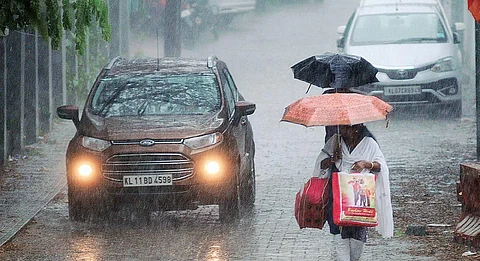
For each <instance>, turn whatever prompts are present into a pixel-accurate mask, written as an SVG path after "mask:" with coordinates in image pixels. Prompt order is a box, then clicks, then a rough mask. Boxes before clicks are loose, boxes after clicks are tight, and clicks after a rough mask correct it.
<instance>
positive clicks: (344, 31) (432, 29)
mask: <svg viewBox="0 0 480 261" xmlns="http://www.w3.org/2000/svg"><path fill="white" fill-rule="evenodd" d="M452 28H453V29H452ZM464 28H465V26H464V24H463V23H456V24H455V25H454V26H452V25H451V24H450V22H449V19H448V18H447V15H446V14H445V11H444V9H443V7H442V5H441V3H440V2H439V1H437V0H401V1H400V0H363V1H361V2H360V5H359V6H358V8H356V10H355V12H354V13H353V14H352V16H351V17H350V19H349V21H348V23H347V25H344V26H340V27H338V33H339V34H341V37H340V38H339V39H338V40H337V47H338V51H339V52H344V53H347V54H354V55H359V56H362V57H363V58H365V59H366V60H368V61H369V62H370V63H371V64H372V65H374V66H375V67H376V68H377V69H378V73H377V78H378V80H379V83H377V84H372V85H367V86H361V87H359V88H356V89H357V90H359V91H361V92H363V93H365V94H370V95H375V96H378V97H379V98H381V99H383V100H385V101H387V102H389V103H390V104H392V105H394V107H401V106H403V107H416V106H420V105H434V106H435V107H434V108H436V109H438V110H439V111H442V112H447V113H448V114H451V115H455V116H460V115H461V108H462V94H461V90H462V87H461V82H462V56H461V52H460V49H459V43H460V41H459V38H458V35H457V31H459V30H463V29H464ZM436 105H440V106H436Z"/></svg>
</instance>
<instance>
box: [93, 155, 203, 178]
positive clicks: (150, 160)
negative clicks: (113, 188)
mask: <svg viewBox="0 0 480 261" xmlns="http://www.w3.org/2000/svg"><path fill="white" fill-rule="evenodd" d="M193 165H194V164H193V162H192V161H191V160H190V159H188V158H186V157H185V156H183V155H182V154H171V153H169V154H166V153H155V154H154V153H148V154H123V155H114V156H112V157H110V158H109V159H107V160H106V161H105V163H104V164H103V165H102V173H103V176H104V177H105V178H106V179H108V180H112V181H117V182H123V175H150V174H151V175H154V174H172V178H173V180H174V181H175V180H181V179H185V178H188V177H190V176H192V175H193Z"/></svg>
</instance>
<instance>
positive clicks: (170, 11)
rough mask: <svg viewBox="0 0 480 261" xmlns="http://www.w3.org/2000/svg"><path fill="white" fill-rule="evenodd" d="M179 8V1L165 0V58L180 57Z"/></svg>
mask: <svg viewBox="0 0 480 261" xmlns="http://www.w3.org/2000/svg"><path fill="white" fill-rule="evenodd" d="M180 7H181V1H177V0H167V2H166V5H165V18H164V19H165V23H164V24H165V42H164V55H165V57H180V53H181V47H182V46H181V39H180Z"/></svg>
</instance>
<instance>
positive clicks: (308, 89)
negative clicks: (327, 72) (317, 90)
mask: <svg viewBox="0 0 480 261" xmlns="http://www.w3.org/2000/svg"><path fill="white" fill-rule="evenodd" d="M310 87H312V84H311V83H310V85H308V88H307V91H306V92H305V94H307V93H308V91H310Z"/></svg>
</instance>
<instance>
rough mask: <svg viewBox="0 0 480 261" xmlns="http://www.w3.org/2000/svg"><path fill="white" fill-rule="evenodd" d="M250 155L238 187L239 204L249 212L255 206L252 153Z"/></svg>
mask: <svg viewBox="0 0 480 261" xmlns="http://www.w3.org/2000/svg"><path fill="white" fill-rule="evenodd" d="M250 155H251V156H250V159H249V161H250V164H249V168H248V170H247V173H246V175H245V178H244V179H243V182H242V185H241V186H240V204H241V206H242V208H243V209H245V210H246V211H251V210H252V209H253V207H254V205H255V186H256V184H255V160H254V153H251V154H250Z"/></svg>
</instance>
